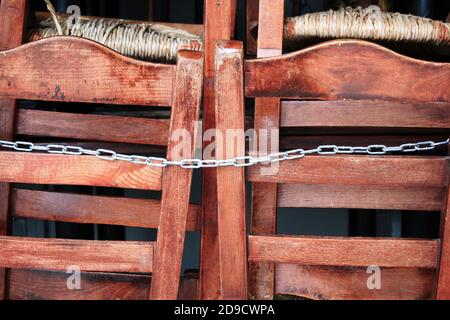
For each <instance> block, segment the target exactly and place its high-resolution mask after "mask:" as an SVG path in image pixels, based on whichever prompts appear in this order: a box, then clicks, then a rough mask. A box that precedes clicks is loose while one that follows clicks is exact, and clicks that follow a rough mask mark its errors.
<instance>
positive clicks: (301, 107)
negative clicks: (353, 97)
mask: <svg viewBox="0 0 450 320" xmlns="http://www.w3.org/2000/svg"><path fill="white" fill-rule="evenodd" d="M280 122H281V123H280V126H282V127H377V128H381V127H382V128H450V103H422V104H420V103H416V104H407V103H395V102H391V103H390V102H382V101H364V100H360V101H283V102H282V104H281V120H280Z"/></svg>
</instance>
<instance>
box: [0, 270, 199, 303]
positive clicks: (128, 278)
mask: <svg viewBox="0 0 450 320" xmlns="http://www.w3.org/2000/svg"><path fill="white" fill-rule="evenodd" d="M70 275H71V274H67V273H65V272H59V271H41V270H20V269H12V270H11V271H10V273H9V281H10V283H9V292H8V299H11V300H146V299H147V298H148V294H149V290H150V288H149V283H151V276H150V275H147V274H130V273H128V274H121V273H100V272H82V273H81V289H79V290H69V289H68V288H67V279H68V277H69V276H70ZM197 284H198V279H197V278H196V277H195V276H191V275H186V276H182V278H181V281H180V292H179V295H178V299H180V300H195V299H196V297H197Z"/></svg>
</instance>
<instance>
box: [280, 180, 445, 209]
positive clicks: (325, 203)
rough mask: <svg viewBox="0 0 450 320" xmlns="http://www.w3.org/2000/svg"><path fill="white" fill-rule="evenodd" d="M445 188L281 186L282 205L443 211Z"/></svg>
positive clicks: (293, 206)
mask: <svg viewBox="0 0 450 320" xmlns="http://www.w3.org/2000/svg"><path fill="white" fill-rule="evenodd" d="M444 193H445V188H440V187H427V188H425V187H417V188H408V187H373V186H368V187H358V186H324V185H302V184H280V186H279V193H278V206H279V207H289V208H344V209H379V210H382V209H386V210H417V211H440V210H441V207H442V202H443V199H444Z"/></svg>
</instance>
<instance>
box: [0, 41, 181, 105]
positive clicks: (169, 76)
mask: <svg viewBox="0 0 450 320" xmlns="http://www.w3.org/2000/svg"><path fill="white" fill-rule="evenodd" d="M174 72H175V66H172V65H162V64H152V63H148V62H142V61H138V60H133V59H131V58H127V57H125V56H122V55H120V54H118V53H116V52H114V51H112V50H110V49H108V48H106V47H104V46H102V45H100V44H98V43H96V42H93V41H90V40H87V39H82V38H77V37H52V38H47V39H43V40H39V41H36V42H32V43H29V44H25V45H23V46H21V47H19V48H16V49H12V50H10V51H4V52H2V53H1V55H0V96H1V97H2V98H15V99H30V100H47V101H63V102H92V103H108V104H109V103H112V104H131V105H154V106H170V105H171V104H172V82H173V79H174Z"/></svg>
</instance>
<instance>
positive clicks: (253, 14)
mask: <svg viewBox="0 0 450 320" xmlns="http://www.w3.org/2000/svg"><path fill="white" fill-rule="evenodd" d="M245 5H246V14H245V20H246V26H245V32H246V41H245V51H246V53H247V55H252V56H256V52H257V43H256V39H255V35H254V33H253V32H252V30H253V28H254V27H255V26H256V25H257V24H258V17H259V0H246V1H245Z"/></svg>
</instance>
